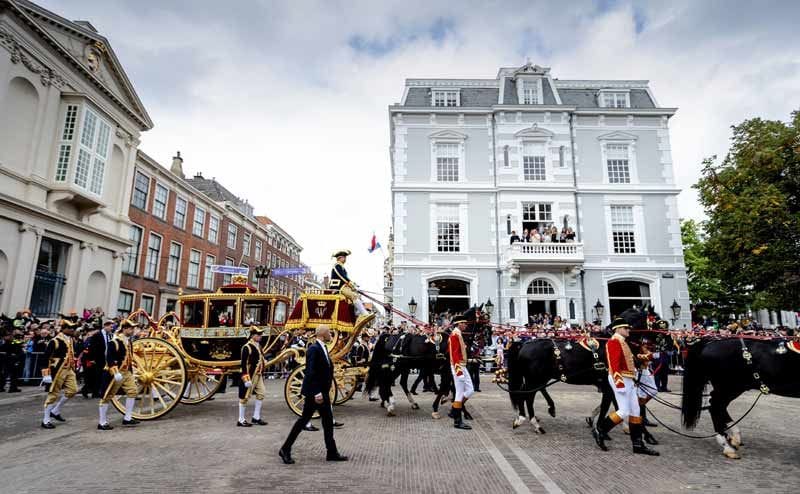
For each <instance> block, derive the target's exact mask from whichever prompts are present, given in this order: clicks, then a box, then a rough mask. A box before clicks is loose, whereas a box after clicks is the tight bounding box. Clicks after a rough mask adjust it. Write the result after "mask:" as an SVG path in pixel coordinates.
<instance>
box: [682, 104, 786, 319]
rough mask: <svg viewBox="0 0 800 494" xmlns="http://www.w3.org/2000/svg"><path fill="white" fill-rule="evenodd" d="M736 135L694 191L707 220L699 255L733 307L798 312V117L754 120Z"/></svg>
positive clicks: (707, 165)
mask: <svg viewBox="0 0 800 494" xmlns="http://www.w3.org/2000/svg"><path fill="white" fill-rule="evenodd" d="M732 129H733V137H732V142H731V149H730V150H729V152H728V155H727V156H726V157H725V159H724V160H722V162H721V163H719V162H717V158H716V157H712V158H709V159H706V160H705V161H704V162H703V170H702V177H701V179H700V180H699V181H698V183H697V184H696V185H695V186H694V187H695V188H696V189H697V190H698V191H699V193H700V202H701V204H702V205H703V207H704V209H705V212H706V215H707V216H708V220H707V221H706V222H705V225H704V226H705V231H706V233H707V236H706V240H705V245H704V247H703V248H702V252H703V253H704V254H705V256H706V257H707V260H706V261H707V265H706V267H707V269H708V271H709V272H710V273H712V274H713V277H716V278H717V279H719V280H721V287H722V289H723V290H725V291H727V292H728V294H729V295H731V299H732V300H731V302H733V303H734V305H738V304H739V303H741V302H748V303H750V304H752V308H754V309H758V308H768V309H787V308H791V309H796V308H798V306H800V197H798V194H800V111H797V112H794V113H792V120H791V121H790V122H788V123H786V122H780V121H774V120H762V119H760V118H753V119H750V120H746V121H744V122H742V123H741V124H739V125H736V126H733V127H732ZM701 293H702V291H701ZM737 312H740V311H739V310H737Z"/></svg>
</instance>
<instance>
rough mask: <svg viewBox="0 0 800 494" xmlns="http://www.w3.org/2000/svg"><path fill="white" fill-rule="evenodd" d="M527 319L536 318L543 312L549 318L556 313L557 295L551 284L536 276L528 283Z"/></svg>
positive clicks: (529, 320)
mask: <svg viewBox="0 0 800 494" xmlns="http://www.w3.org/2000/svg"><path fill="white" fill-rule="evenodd" d="M527 296H528V321H527V322H531V321H532V319H531V317H533V318H534V319H538V318H539V317H541V316H543V315H544V314H549V315H550V317H551V318H553V317H555V316H557V315H558V296H557V295H556V289H555V288H554V287H553V284H552V283H550V282H549V281H547V280H546V279H544V278H536V279H535V280H533V281H531V282H530V284H529V285H528V291H527Z"/></svg>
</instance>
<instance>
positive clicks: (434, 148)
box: [281, 130, 467, 250]
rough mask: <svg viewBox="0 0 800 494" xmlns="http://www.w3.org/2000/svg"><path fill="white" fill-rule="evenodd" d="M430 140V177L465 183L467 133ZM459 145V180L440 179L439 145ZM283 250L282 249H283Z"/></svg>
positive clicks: (435, 136)
mask: <svg viewBox="0 0 800 494" xmlns="http://www.w3.org/2000/svg"><path fill="white" fill-rule="evenodd" d="M428 139H429V140H430V179H431V182H433V183H441V184H456V183H464V182H466V181H467V167H466V147H467V146H466V141H467V135H466V134H462V133H461V132H456V131H454V130H443V131H439V132H434V133H432V134H430V135H428ZM440 144H442V145H451V144H454V145H457V146H458V156H457V159H458V180H455V181H453V180H448V181H441V180H439V161H438V158H439V153H438V150H439V145H440ZM281 250H282V249H281Z"/></svg>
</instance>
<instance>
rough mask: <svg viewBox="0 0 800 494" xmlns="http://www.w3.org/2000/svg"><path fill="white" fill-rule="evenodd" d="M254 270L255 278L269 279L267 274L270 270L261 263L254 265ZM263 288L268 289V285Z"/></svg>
mask: <svg viewBox="0 0 800 494" xmlns="http://www.w3.org/2000/svg"><path fill="white" fill-rule="evenodd" d="M255 272H256V279H257V280H262V279H267V280H268V279H269V275H270V273H271V272H272V270H271V269H270V268H268V267H266V266H264V265H263V264H262V265H260V266H256V269H255ZM265 284H268V283H265ZM256 288H258V287H256ZM265 289H266V290H269V287H266V288H265Z"/></svg>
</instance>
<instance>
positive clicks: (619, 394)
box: [592, 319, 658, 456]
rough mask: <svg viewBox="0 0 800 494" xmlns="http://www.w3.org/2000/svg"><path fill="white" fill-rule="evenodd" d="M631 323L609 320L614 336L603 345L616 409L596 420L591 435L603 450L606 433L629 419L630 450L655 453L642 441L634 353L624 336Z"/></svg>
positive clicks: (652, 454) (627, 332)
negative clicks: (615, 400)
mask: <svg viewBox="0 0 800 494" xmlns="http://www.w3.org/2000/svg"><path fill="white" fill-rule="evenodd" d="M630 328H631V327H630V325H628V323H627V322H625V320H623V319H615V320H614V322H613V323H611V329H613V330H614V336H612V337H611V339H609V340H608V343H607V344H606V361H607V363H608V382H609V383H610V384H611V389H613V390H614V395H615V397H616V398H617V405H618V407H619V408H618V409H617V411H616V412H611V414H609V415H608V416H607V417H604V418H603V419H602V420H599V421H598V423H597V428H595V429H593V430H592V435H593V436H594V440H595V441H596V442H597V445H598V446H599V447H600V449H602V450H603V451H608V447H607V446H606V444H605V440H604V439H603V438H604V437H605V435H606V434H607V433H608V431H610V430H611V429H613V428H614V426H616V425H617V424H619V423H620V422H622V421H623V420H625V419H628V425H629V427H630V431H631V442H632V443H633V452H634V453H637V454H643V455H650V456H658V451H655V450H653V449H650V448H648V447H647V445H645V444H644V442H643V441H642V417H641V416H640V415H639V400H638V396H637V394H636V387H635V386H634V381H633V380H634V377H635V376H636V365H635V363H634V357H633V352H631V348H630V347H629V346H628V342H627V341H625V339H626V338H627V337H628V336H629V334H630V333H629V331H630Z"/></svg>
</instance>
